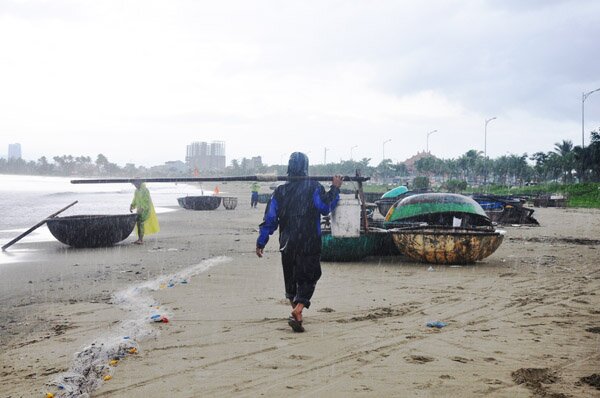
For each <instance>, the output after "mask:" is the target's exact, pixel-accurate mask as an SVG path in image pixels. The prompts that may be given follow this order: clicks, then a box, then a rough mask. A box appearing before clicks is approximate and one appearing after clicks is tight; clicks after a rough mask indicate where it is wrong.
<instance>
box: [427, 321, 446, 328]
mask: <svg viewBox="0 0 600 398" xmlns="http://www.w3.org/2000/svg"><path fill="white" fill-rule="evenodd" d="M444 326H448V324H447V323H446V322H441V321H431V322H427V327H429V328H437V329H441V328H443V327H444Z"/></svg>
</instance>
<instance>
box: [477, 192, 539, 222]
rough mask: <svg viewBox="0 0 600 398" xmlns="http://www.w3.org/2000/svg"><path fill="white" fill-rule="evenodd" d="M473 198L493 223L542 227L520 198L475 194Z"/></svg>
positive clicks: (531, 210)
mask: <svg viewBox="0 0 600 398" xmlns="http://www.w3.org/2000/svg"><path fill="white" fill-rule="evenodd" d="M472 198H473V199H474V200H475V201H476V202H477V203H479V205H480V206H481V208H482V209H483V210H484V211H485V214H487V216H488V217H489V218H490V220H491V221H493V222H496V223H499V224H532V225H540V223H539V222H538V221H537V220H536V219H535V218H534V217H533V212H534V210H533V209H530V208H527V207H525V206H524V201H521V200H520V199H518V198H513V197H507V196H498V195H491V194H475V195H472Z"/></svg>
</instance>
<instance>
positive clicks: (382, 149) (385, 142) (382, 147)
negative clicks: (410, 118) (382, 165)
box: [381, 138, 392, 161]
mask: <svg viewBox="0 0 600 398" xmlns="http://www.w3.org/2000/svg"><path fill="white" fill-rule="evenodd" d="M391 140H392V139H391V138H390V139H387V140H385V141H383V145H382V146H381V152H382V155H383V159H381V161H384V160H385V144H387V143H388V142H390V141H391Z"/></svg>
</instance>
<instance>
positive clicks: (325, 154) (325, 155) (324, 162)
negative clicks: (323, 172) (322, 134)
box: [323, 147, 329, 164]
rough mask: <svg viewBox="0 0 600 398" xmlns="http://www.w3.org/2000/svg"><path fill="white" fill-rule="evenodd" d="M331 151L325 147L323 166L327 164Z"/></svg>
mask: <svg viewBox="0 0 600 398" xmlns="http://www.w3.org/2000/svg"><path fill="white" fill-rule="evenodd" d="M328 150H329V148H327V147H325V150H324V151H323V152H324V153H323V164H327V151H328Z"/></svg>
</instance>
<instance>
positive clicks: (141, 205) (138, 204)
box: [129, 180, 160, 245]
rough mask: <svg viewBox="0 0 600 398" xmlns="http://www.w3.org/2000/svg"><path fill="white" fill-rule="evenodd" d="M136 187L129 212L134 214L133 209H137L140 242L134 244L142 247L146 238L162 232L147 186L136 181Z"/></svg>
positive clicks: (134, 183)
mask: <svg viewBox="0 0 600 398" xmlns="http://www.w3.org/2000/svg"><path fill="white" fill-rule="evenodd" d="M133 185H134V186H135V193H134V194H133V201H132V202H131V206H129V211H130V212H131V213H133V209H136V211H137V214H138V218H137V235H138V240H136V241H135V242H134V243H135V244H137V245H141V244H143V243H144V236H145V235H151V234H154V233H156V232H158V231H159V230H160V226H159V225H158V218H157V217H156V212H155V211H154V205H153V204H152V199H151V198H150V191H148V188H146V184H144V183H143V182H142V181H139V180H135V181H134V182H133Z"/></svg>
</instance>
